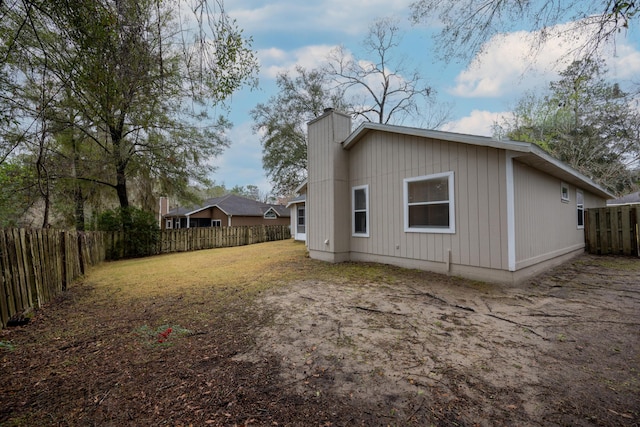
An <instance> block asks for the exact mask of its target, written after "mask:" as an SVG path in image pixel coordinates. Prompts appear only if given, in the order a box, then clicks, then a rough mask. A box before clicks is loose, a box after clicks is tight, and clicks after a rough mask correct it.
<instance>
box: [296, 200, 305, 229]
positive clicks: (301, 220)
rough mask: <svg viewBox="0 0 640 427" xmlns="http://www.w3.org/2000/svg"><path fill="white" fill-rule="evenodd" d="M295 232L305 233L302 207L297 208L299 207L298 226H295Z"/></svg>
mask: <svg viewBox="0 0 640 427" xmlns="http://www.w3.org/2000/svg"><path fill="white" fill-rule="evenodd" d="M297 231H298V233H304V232H305V226H304V206H299V207H298V224H297Z"/></svg>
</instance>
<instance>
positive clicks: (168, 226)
mask: <svg viewBox="0 0 640 427" xmlns="http://www.w3.org/2000/svg"><path fill="white" fill-rule="evenodd" d="M164 224H165V225H164V228H165V229H167V230H171V229H172V228H173V219H167V220H166V221H165V223H164Z"/></svg>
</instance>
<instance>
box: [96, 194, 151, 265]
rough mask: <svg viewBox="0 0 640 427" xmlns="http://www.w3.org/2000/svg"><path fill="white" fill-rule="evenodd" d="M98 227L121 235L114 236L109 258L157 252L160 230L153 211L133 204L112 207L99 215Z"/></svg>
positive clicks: (108, 254) (138, 255)
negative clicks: (123, 206)
mask: <svg viewBox="0 0 640 427" xmlns="http://www.w3.org/2000/svg"><path fill="white" fill-rule="evenodd" d="M97 228H98V230H100V231H109V232H113V234H114V235H115V234H119V235H120V236H118V237H116V236H114V238H113V241H112V244H111V245H110V247H109V248H108V249H107V254H106V255H107V259H111V260H113V259H120V258H135V257H142V256H148V255H152V254H154V253H155V249H156V245H157V243H158V237H159V232H160V230H159V229H158V223H157V222H156V218H155V216H154V214H153V213H152V212H147V211H143V210H141V209H138V208H135V207H132V206H129V207H126V208H117V209H112V210H109V211H106V212H103V213H102V214H101V215H100V216H99V217H98V221H97ZM115 232H120V233H115Z"/></svg>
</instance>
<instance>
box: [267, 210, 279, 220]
mask: <svg viewBox="0 0 640 427" xmlns="http://www.w3.org/2000/svg"><path fill="white" fill-rule="evenodd" d="M264 217H265V218H266V219H276V218H277V217H278V215H276V213H275V212H274V211H273V210H272V209H269V210H268V211H266V212H265V213H264Z"/></svg>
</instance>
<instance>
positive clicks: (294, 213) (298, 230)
mask: <svg viewBox="0 0 640 427" xmlns="http://www.w3.org/2000/svg"><path fill="white" fill-rule="evenodd" d="M300 208H303V209H305V203H304V202H300V203H294V204H292V205H291V206H290V208H289V209H290V213H291V224H290V227H291V237H292V238H293V240H297V241H300V242H306V240H307V233H306V215H305V218H304V219H303V221H304V223H305V224H304V228H302V227H299V226H298V210H299V209H300Z"/></svg>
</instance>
